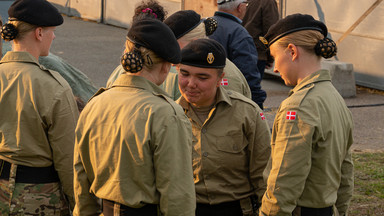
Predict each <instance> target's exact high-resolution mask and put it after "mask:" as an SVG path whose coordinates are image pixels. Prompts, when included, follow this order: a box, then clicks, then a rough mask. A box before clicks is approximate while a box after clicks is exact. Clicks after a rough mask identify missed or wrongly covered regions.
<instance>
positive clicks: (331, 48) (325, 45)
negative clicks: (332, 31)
mask: <svg viewBox="0 0 384 216" xmlns="http://www.w3.org/2000/svg"><path fill="white" fill-rule="evenodd" d="M315 53H316V55H319V56H322V57H324V58H326V59H327V58H331V57H333V56H335V55H336V53H337V47H336V43H335V42H334V41H333V40H332V39H330V38H324V39H322V40H319V42H317V44H316V46H315Z"/></svg>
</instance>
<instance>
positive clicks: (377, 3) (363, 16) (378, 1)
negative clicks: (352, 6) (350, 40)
mask: <svg viewBox="0 0 384 216" xmlns="http://www.w3.org/2000/svg"><path fill="white" fill-rule="evenodd" d="M382 1H383V0H377V1H376V2H375V3H373V4H372V6H371V7H370V8H368V10H367V11H365V13H364V14H363V15H361V17H360V18H359V19H358V20H357V21H356V22H355V23H354V24H353V25H352V26H351V27H349V29H348V30H347V31H346V32H345V33H344V34H343V35H342V36H341V37H340V38H339V40H337V42H336V44H337V45H339V44H340V43H341V41H343V40H344V39H345V38H346V37H347V36H348V35H349V34H350V33H351V32H352V31H353V30H354V29H355V28H356V27H357V26H358V25H359V24H360V23H361V22H362V21H363V20H364V19H365V18H366V17H367V16H368V15H369V14H370V13H371V12H372V11H373V10H374V9H375V8H376V7H377V6H378V5H379V4H380V3H381V2H382Z"/></svg>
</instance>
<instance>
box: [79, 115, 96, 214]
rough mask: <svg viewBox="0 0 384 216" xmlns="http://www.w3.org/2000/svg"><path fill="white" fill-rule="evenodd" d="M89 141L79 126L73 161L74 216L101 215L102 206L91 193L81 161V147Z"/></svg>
mask: <svg viewBox="0 0 384 216" xmlns="http://www.w3.org/2000/svg"><path fill="white" fill-rule="evenodd" d="M79 123H80V122H79ZM87 140H88V139H86V138H84V137H83V136H82V133H81V128H79V126H78V127H77V129H76V144H75V151H74V161H73V165H74V166H73V167H74V191H75V200H76V205H75V209H74V210H73V215H78V216H88V215H99V214H100V213H101V206H100V204H99V202H98V199H97V198H96V197H95V196H94V195H93V194H91V193H90V192H89V191H90V187H91V183H90V182H89V180H88V176H87V173H86V172H85V168H84V164H83V162H82V160H81V151H80V147H79V146H80V145H83V142H87Z"/></svg>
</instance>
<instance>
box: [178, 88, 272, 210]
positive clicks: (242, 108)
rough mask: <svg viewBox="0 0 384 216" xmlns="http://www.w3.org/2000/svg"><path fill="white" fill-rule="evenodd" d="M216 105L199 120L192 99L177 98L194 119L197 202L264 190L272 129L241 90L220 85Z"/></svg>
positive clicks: (190, 118) (194, 170)
mask: <svg viewBox="0 0 384 216" xmlns="http://www.w3.org/2000/svg"><path fill="white" fill-rule="evenodd" d="M216 97H217V100H216V104H215V106H214V107H213V108H212V110H211V111H210V113H209V115H208V118H207V120H206V121H205V122H204V123H203V124H202V125H201V124H200V123H199V122H200V121H199V120H198V117H197V116H196V114H195V112H194V111H193V110H192V109H191V108H190V106H189V103H188V102H187V101H186V100H185V99H184V98H183V97H181V98H180V99H179V100H178V103H179V104H180V105H181V106H182V107H183V108H184V110H185V113H186V115H187V116H188V118H189V120H190V121H191V123H192V132H193V149H192V155H193V157H192V158H193V178H194V181H195V188H196V199H197V202H198V203H207V204H218V203H222V202H229V201H235V200H240V199H243V198H247V197H249V196H250V195H257V196H258V198H259V200H261V197H262V195H263V193H264V191H265V186H266V184H265V182H264V180H263V171H264V168H265V166H266V164H267V161H268V159H269V156H270V144H269V143H270V131H269V127H268V124H267V121H266V120H265V117H264V115H263V113H262V111H261V109H260V108H259V107H258V106H257V105H256V104H255V103H254V102H253V101H251V100H250V99H248V98H246V97H244V96H243V95H241V94H239V93H237V92H233V91H228V92H227V91H226V90H225V89H223V88H222V87H219V88H218V93H217V96H216Z"/></svg>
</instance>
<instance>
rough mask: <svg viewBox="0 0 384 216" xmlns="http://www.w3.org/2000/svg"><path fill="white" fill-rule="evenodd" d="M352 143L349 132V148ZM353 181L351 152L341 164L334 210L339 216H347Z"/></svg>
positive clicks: (349, 151)
mask: <svg viewBox="0 0 384 216" xmlns="http://www.w3.org/2000/svg"><path fill="white" fill-rule="evenodd" d="M352 143H353V138H352V132H350V138H349V144H348V146H349V147H350V146H351V145H352ZM353 187H354V181H353V162H352V153H351V150H350V149H349V150H348V153H347V155H346V157H345V159H344V161H343V162H342V164H341V182H340V187H339V189H338V191H337V200H336V208H337V210H338V212H339V215H340V216H344V215H347V211H348V207H349V203H350V201H351V199H352V193H353Z"/></svg>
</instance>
